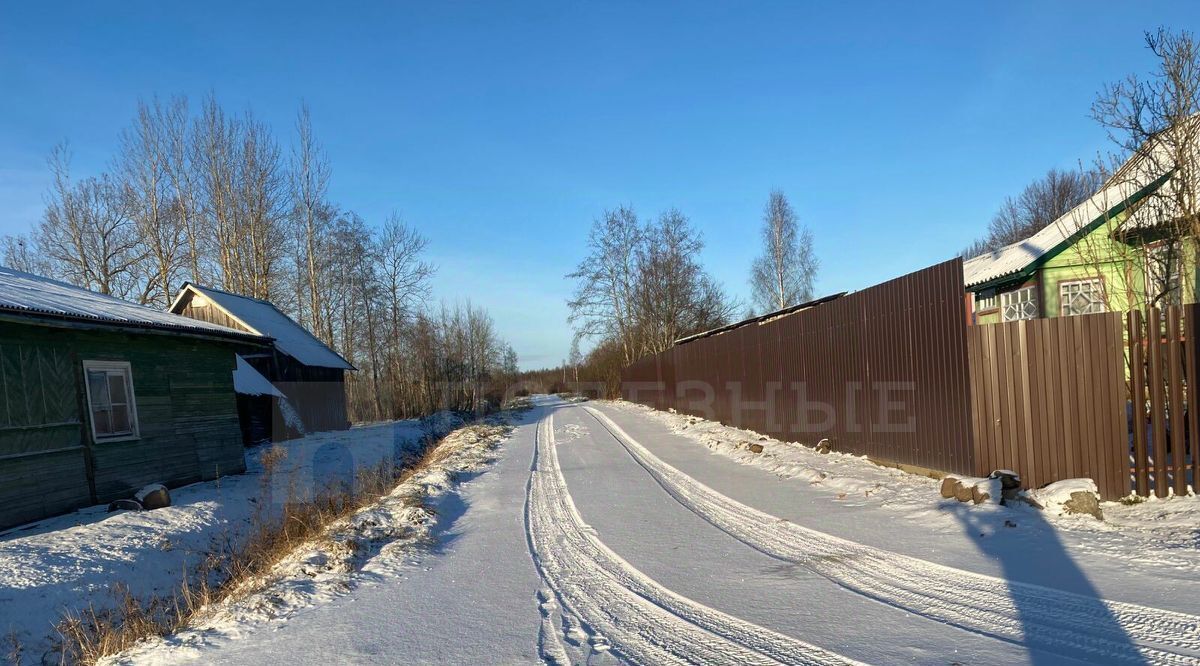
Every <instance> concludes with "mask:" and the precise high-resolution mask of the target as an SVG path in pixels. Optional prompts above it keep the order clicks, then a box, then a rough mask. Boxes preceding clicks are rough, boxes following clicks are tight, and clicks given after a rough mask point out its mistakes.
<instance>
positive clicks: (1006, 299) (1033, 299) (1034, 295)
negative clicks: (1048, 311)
mask: <svg viewBox="0 0 1200 666" xmlns="http://www.w3.org/2000/svg"><path fill="white" fill-rule="evenodd" d="M1025 293H1028V294H1029V298H1027V299H1025V300H1020V298H1019V297H1020V295H1021V294H1025ZM1025 303H1032V304H1033V312H1032V313H1029V314H1026V313H1024V312H1022V313H1021V316H1019V317H1009V316H1008V307H1009V306H1010V305H1016V306H1018V307H1019V309H1020V310H1022V311H1023V310H1025V307H1024V304H1025ZM1040 313H1041V304H1040V303H1038V292H1037V285H1030V286H1028V287H1021V288H1020V289H1014V290H1012V291H1005V292H1001V293H1000V321H1021V320H1023V319H1037V318H1038V316H1039V315H1040Z"/></svg>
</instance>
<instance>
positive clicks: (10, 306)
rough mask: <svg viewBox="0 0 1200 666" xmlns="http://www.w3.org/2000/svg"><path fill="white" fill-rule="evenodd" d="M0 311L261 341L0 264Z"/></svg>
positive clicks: (247, 334) (233, 331)
mask: <svg viewBox="0 0 1200 666" xmlns="http://www.w3.org/2000/svg"><path fill="white" fill-rule="evenodd" d="M0 311H7V312H8V313H10V314H17V315H20V316H22V317H33V318H42V319H59V320H68V321H76V322H84V323H93V324H98V325H106V326H119V327H125V328H146V329H159V330H166V331H179V332H186V333H191V334H202V335H215V336H220V337H228V338H237V339H239V340H246V339H254V340H256V341H265V342H269V339H268V340H263V338H262V337H260V336H257V335H252V334H249V333H246V332H245V331H239V330H236V329H232V328H228V327H226V326H221V325H219V324H210V323H208V322H206V321H197V320H195V319H189V318H188V317H182V316H179V315H176V314H172V313H170V312H163V311H162V310H159V309H157V308H152V307H148V306H145V305H138V304H136V303H130V302H129V301H124V300H121V299H119V298H117V297H115V296H106V295H104V294H99V293H96V292H94V291H89V290H87V289H84V288H82V287H77V286H75V285H72V284H67V283H66V282H60V281H58V280H52V279H50V278H47V277H43V276H41V275H34V274H32V273H25V272H22V271H18V270H14V269H12V268H7V267H3V266H0Z"/></svg>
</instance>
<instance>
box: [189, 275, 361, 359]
mask: <svg viewBox="0 0 1200 666" xmlns="http://www.w3.org/2000/svg"><path fill="white" fill-rule="evenodd" d="M189 289H190V290H192V291H194V292H196V293H198V294H201V295H203V296H204V297H205V298H207V299H208V300H209V301H211V302H212V303H214V304H215V305H216V306H217V307H218V308H220V309H221V310H223V311H224V312H225V314H227V315H229V316H230V317H232V318H233V319H235V320H237V321H238V323H240V324H241V325H242V326H245V327H246V328H247V329H248V330H250V331H253V332H254V333H257V334H259V335H263V336H267V337H270V338H273V339H274V340H275V347H276V348H277V349H279V351H282V352H283V353H285V354H287V355H288V356H291V357H292V358H294V359H296V360H297V361H300V362H301V363H303V364H304V365H311V366H314V367H319V368H338V369H342V370H353V369H354V366H352V365H350V363H348V362H347V361H346V359H344V358H342V357H341V356H340V355H339V354H338V353H337V352H335V351H333V350H332V349H330V348H329V347H328V346H326V345H325V343H323V342H321V341H320V340H319V339H317V337H316V336H315V335H313V334H312V333H310V332H309V331H308V329H306V328H304V327H303V326H301V325H300V324H297V323H296V322H295V321H293V320H292V318H291V317H289V316H287V315H286V314H284V313H283V312H281V311H280V310H279V308H277V307H275V305H274V304H272V303H271V302H270V301H264V300H260V299H257V298H251V297H249V296H242V295H240V294H233V293H230V292H228V291H221V290H220V289H214V288H212V287H202V286H200V285H198V284H192V283H191V282H188V283H186V284H184V286H183V290H181V291H180V292H179V296H177V297H176V298H175V303H173V304H172V305H171V309H172V310H174V309H175V306H176V305H178V304H179V301H180V299H181V298H182V297H183V295H184V294H185V293H187V292H188V290H189Z"/></svg>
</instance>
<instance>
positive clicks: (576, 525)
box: [525, 415, 854, 665]
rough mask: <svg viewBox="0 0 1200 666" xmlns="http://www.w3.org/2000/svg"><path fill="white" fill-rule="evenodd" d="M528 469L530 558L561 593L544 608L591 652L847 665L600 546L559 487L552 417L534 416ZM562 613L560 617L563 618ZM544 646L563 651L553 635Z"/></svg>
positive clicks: (554, 655)
mask: <svg viewBox="0 0 1200 666" xmlns="http://www.w3.org/2000/svg"><path fill="white" fill-rule="evenodd" d="M536 438H537V443H536V452H535V454H534V456H535V457H534V469H533V470H532V472H531V476H530V481H529V487H528V492H527V496H526V506H525V519H526V529H527V532H528V535H529V542H530V547H531V549H532V551H533V557H534V561H535V563H536V564H537V566H538V569H539V571H540V573H541V575H542V578H543V579H544V580H545V581H546V583H547V585H549V586H550V588H551V589H552V590H553V591H554V593H555V594H556V595H557V597H558V598H559V599H560V600H561V602H562V606H563V608H562V609H557V608H555V607H554V606H555V605H554V604H548V603H547V602H548V601H549V600H547V599H545V598H543V599H542V610H543V613H544V615H543V617H544V618H545V617H546V615H545V613H546V612H548V611H554V610H561V611H562V612H563V613H568V612H570V613H574V614H575V615H577V616H578V617H579V619H580V621H581V622H582V623H583V625H584V628H585V629H588V630H590V632H589V633H592V634H593V638H592V641H591V642H592V643H593V645H595V644H596V643H597V642H598V638H597V636H596V635H597V634H598V635H599V637H600V638H599V643H600V647H599V648H598V649H597V648H595V647H594V648H593V649H595V650H597V651H600V650H602V649H604V648H606V647H608V646H609V645H611V648H612V650H613V651H614V652H615V653H617V654H619V655H621V656H622V657H624V658H626V659H628V660H630V661H633V662H636V663H643V664H687V663H693V664H813V665H816V664H821V665H824V664H848V663H854V662H852V661H851V660H848V659H846V658H844V657H842V656H840V655H837V654H834V653H832V652H828V651H826V650H824V649H822V648H819V647H816V646H813V645H809V644H807V643H804V642H802V641H798V640H796V639H793V638H790V637H788V636H784V635H783V634H779V633H777V632H774V631H771V630H769V629H765V628H763V627H760V626H758V625H755V624H752V623H750V622H746V621H744V620H740V619H738V618H735V617H732V616H730V615H727V614H725V613H722V612H720V611H717V610H715V609H712V608H709V607H707V606H704V605H702V604H699V603H697V602H695V601H692V600H690V599H688V598H686V597H683V596H681V595H678V594H676V593H674V592H671V591H670V590H668V589H666V588H664V587H663V586H661V585H659V584H658V583H656V582H655V581H653V580H652V579H650V578H649V577H647V576H646V575H645V574H643V573H642V572H640V571H638V570H637V569H635V568H634V567H633V566H632V565H630V564H629V563H628V562H626V561H625V560H623V559H622V558H621V557H620V556H619V555H617V554H616V553H615V552H613V551H612V550H611V549H609V548H608V547H607V546H605V545H604V544H603V543H602V542H601V541H600V540H599V539H598V538H596V536H595V535H594V533H593V531H592V530H591V528H589V527H588V526H587V525H586V524H585V523H584V522H583V518H582V516H581V515H580V514H579V511H578V510H577V509H576V507H575V504H574V502H573V501H572V500H571V496H570V493H569V491H568V489H567V485H566V479H565V478H564V477H563V475H562V471H561V469H560V468H559V465H558V454H557V453H556V451H555V448H554V422H553V416H550V415H548V416H546V417H545V418H543V419H542V420H541V421H539V423H538V425H537V435H536ZM564 619H566V618H564ZM552 626H553V621H552V620H545V619H544V621H543V635H542V637H541V640H542V644H543V654H544V655H546V656H549V657H550V659H551V660H556V659H560V658H562V657H561V655H562V654H563V651H564V648H562V644H561V642H559V641H558V637H557V635H555V636H547V635H545V634H546V631H549V630H550V629H548V628H549V627H552Z"/></svg>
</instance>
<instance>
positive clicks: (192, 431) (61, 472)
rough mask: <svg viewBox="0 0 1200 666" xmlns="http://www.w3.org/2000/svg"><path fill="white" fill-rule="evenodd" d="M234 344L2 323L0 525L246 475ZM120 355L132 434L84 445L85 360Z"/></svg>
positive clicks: (116, 358) (88, 441)
mask: <svg viewBox="0 0 1200 666" xmlns="http://www.w3.org/2000/svg"><path fill="white" fill-rule="evenodd" d="M233 350H234V345H233V344H229V343H224V342H219V341H206V340H201V339H196V338H187V337H183V336H172V335H165V334H153V333H151V334H136V333H124V332H118V331H113V330H108V329H99V328H78V327H65V326H41V325H34V324H30V325H25V324H17V323H11V322H3V323H0V370H2V371H3V373H2V374H0V385H2V391H0V392H2V393H3V402H2V404H0V527H4V526H11V525H15V524H20V523H23V522H27V521H30V520H35V519H37V518H41V517H44V516H49V515H54V514H57V513H62V512H64V511H69V510H71V509H74V508H77V507H80V506H85V505H88V504H92V503H97V502H101V503H103V502H108V501H111V500H113V499H117V498H120V497H128V496H130V495H132V493H133V492H135V491H136V490H137V489H138V488H140V487H142V486H144V485H145V484H147V483H153V482H161V483H165V484H167V485H171V486H177V485H182V484H186V483H192V482H195V481H201V480H207V479H212V478H215V477H216V476H219V475H223V474H231V473H238V472H241V471H244V469H245V461H244V457H243V448H242V445H241V434H240V431H239V428H238V419H237V408H236V403H235V398H234V392H233V375H232V371H233V367H234V358H233ZM84 360H111V361H128V362H129V363H130V367H131V372H132V375H133V386H134V399H135V400H136V403H137V415H138V423H139V427H140V437H139V438H138V439H135V440H127V441H114V442H93V441H91V434H90V429H89V427H88V421H87V406H86V398H85V397H84V393H83V388H82V387H83V361H84Z"/></svg>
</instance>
